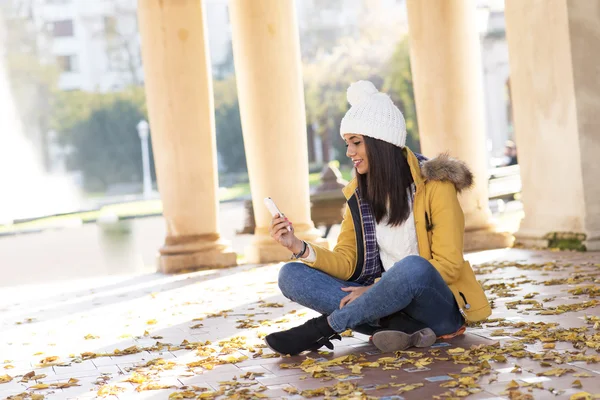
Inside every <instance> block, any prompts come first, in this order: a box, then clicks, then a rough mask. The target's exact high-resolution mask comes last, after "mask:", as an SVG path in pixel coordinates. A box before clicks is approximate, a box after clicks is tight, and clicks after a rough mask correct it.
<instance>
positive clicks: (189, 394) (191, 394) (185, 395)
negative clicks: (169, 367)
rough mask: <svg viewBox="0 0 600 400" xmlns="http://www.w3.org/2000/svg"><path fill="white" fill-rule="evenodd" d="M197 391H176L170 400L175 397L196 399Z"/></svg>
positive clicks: (170, 396)
mask: <svg viewBox="0 0 600 400" xmlns="http://www.w3.org/2000/svg"><path fill="white" fill-rule="evenodd" d="M195 398H196V393H195V392H192V391H189V390H186V391H185V392H175V393H171V394H170V395H169V400H173V399H195Z"/></svg>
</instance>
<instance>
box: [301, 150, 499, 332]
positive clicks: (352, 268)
mask: <svg viewBox="0 0 600 400" xmlns="http://www.w3.org/2000/svg"><path fill="white" fill-rule="evenodd" d="M404 152H405V155H406V158H407V160H408V164H409V166H410V170H411V173H412V176H413V180H414V182H415V186H416V192H415V198H414V206H413V212H414V220H415V228H416V232H417V240H418V242H419V255H420V256H421V257H423V258H425V259H427V260H429V262H430V263H431V264H432V265H433V266H434V267H435V268H436V269H437V270H438V272H439V273H440V274H441V276H442V277H443V278H444V281H445V282H446V284H447V285H448V287H449V288H450V290H451V291H452V293H453V294H454V298H455V299H456V302H457V304H458V306H459V309H460V311H461V313H462V314H463V316H464V317H465V319H466V320H467V321H481V320H483V319H485V318H487V317H488V316H489V315H490V314H491V308H490V305H489V303H488V300H487V298H486V296H485V293H484V291H483V289H482V288H481V285H480V284H479V282H477V280H476V279H475V274H474V273H473V270H472V269H471V265H470V264H469V262H468V261H465V259H464V258H463V240H464V228H465V221H464V215H463V211H462V209H461V207H460V204H459V202H458V198H457V192H459V191H460V190H462V189H465V188H468V187H470V186H471V185H472V181H473V176H472V174H471V171H470V170H469V169H468V167H467V166H466V165H465V164H464V163H463V162H461V161H458V160H455V159H452V158H449V157H448V156H447V155H440V156H438V157H437V158H434V159H431V160H428V161H425V162H423V164H422V165H420V164H419V160H418V159H417V157H416V156H415V154H414V153H413V152H412V151H411V150H410V149H408V148H406V147H405V148H404ZM357 186H358V183H357V181H356V179H354V180H352V181H351V182H350V183H349V184H348V186H346V187H345V188H344V189H343V192H344V195H345V196H346V199H347V207H346V211H345V213H344V219H343V222H342V227H341V232H340V235H339V237H338V242H337V244H336V246H335V248H334V249H333V250H328V249H326V248H323V247H320V246H317V245H315V244H312V243H311V246H312V248H313V249H314V250H315V253H316V256H317V258H316V261H314V262H312V263H311V262H306V264H307V265H309V266H311V267H313V268H316V269H318V270H321V271H323V272H325V273H327V274H329V275H331V276H334V277H336V278H339V279H344V280H353V279H356V278H357V277H358V276H360V272H361V271H362V268H363V264H364V261H365V257H366V254H365V251H364V250H365V241H364V237H363V226H362V217H361V215H360V205H359V203H358V201H359V200H358V196H357V195H356V188H357ZM398 261H400V260H398Z"/></svg>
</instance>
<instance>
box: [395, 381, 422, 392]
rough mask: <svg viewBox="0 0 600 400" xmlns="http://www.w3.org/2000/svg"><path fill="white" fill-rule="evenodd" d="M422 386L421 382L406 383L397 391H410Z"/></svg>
mask: <svg viewBox="0 0 600 400" xmlns="http://www.w3.org/2000/svg"><path fill="white" fill-rule="evenodd" d="M422 386H424V384H422V383H413V384H412V385H406V386H403V387H401V388H400V389H398V393H404V392H410V391H411V390H415V389H417V388H420V387H422Z"/></svg>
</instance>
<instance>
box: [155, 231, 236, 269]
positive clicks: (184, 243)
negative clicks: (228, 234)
mask: <svg viewBox="0 0 600 400" xmlns="http://www.w3.org/2000/svg"><path fill="white" fill-rule="evenodd" d="M212 236H214V237H212ZM211 239H213V240H211ZM215 239H216V240H215ZM235 265H237V254H236V253H234V252H233V251H231V247H230V246H229V244H228V243H227V242H225V241H222V240H220V239H218V235H211V238H210V239H208V240H202V239H199V237H191V238H167V240H166V244H165V246H163V247H162V248H161V249H160V255H159V257H158V271H159V272H162V273H165V274H173V273H177V272H181V271H183V270H202V269H215V268H227V267H231V266H235Z"/></svg>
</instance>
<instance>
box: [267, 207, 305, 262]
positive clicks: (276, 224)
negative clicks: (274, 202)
mask: <svg viewBox="0 0 600 400" xmlns="http://www.w3.org/2000/svg"><path fill="white" fill-rule="evenodd" d="M288 228H289V229H288ZM271 237H272V238H273V239H275V240H276V241H277V242H279V244H281V245H282V246H284V247H287V248H288V249H289V250H290V251H292V253H297V252H299V251H300V250H302V241H301V240H300V239H298V238H297V237H296V235H294V227H293V225H292V223H291V222H290V221H288V219H287V218H285V217H282V216H281V215H280V214H277V215H275V216H274V217H273V219H272V220H271ZM298 243H299V246H298ZM294 245H297V246H294ZM296 247H298V249H296ZM292 248H293V249H295V250H296V251H294V250H293V249H292Z"/></svg>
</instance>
